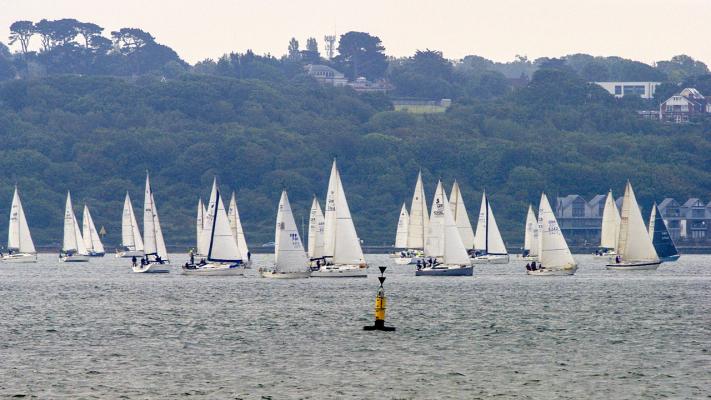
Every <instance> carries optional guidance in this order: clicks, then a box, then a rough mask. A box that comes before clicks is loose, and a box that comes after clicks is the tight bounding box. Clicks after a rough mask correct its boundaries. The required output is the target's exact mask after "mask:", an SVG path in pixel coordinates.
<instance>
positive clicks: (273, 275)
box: [259, 271, 311, 279]
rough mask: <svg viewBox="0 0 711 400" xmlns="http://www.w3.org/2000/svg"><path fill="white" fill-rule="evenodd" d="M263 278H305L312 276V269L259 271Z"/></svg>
mask: <svg viewBox="0 0 711 400" xmlns="http://www.w3.org/2000/svg"><path fill="white" fill-rule="evenodd" d="M259 274H260V275H261V276H262V278H271V279H303V278H308V277H310V276H311V271H300V272H274V271H259Z"/></svg>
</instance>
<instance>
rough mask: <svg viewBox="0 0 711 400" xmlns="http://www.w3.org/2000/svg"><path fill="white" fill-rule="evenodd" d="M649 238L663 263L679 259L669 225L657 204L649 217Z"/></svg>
mask: <svg viewBox="0 0 711 400" xmlns="http://www.w3.org/2000/svg"><path fill="white" fill-rule="evenodd" d="M649 236H650V237H651V238H652V244H654V250H656V251H657V256H659V260H660V261H661V262H670V261H676V260H678V259H679V257H680V255H679V251H678V250H677V249H676V245H674V240H672V238H671V235H670V234H669V230H668V229H667V224H666V223H665V222H664V219H663V218H662V215H661V213H660V212H659V209H658V208H657V203H654V205H653V206H652V214H651V215H650V216H649Z"/></svg>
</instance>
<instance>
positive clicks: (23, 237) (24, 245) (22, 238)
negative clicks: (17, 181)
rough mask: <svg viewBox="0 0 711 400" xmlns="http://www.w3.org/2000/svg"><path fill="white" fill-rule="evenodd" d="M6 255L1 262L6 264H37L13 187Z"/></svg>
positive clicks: (25, 220) (20, 205)
mask: <svg viewBox="0 0 711 400" xmlns="http://www.w3.org/2000/svg"><path fill="white" fill-rule="evenodd" d="M7 249H8V254H3V255H2V261H3V262H7V263H33V262H37V251H36V250H35V244H34V243H33V242H32V236H31V235H30V228H29V226H28V225H27V218H25V210H24V209H23V208H22V202H20V195H19V194H18V192H17V186H15V193H14V194H13V195H12V207H11V208H10V224H9V227H8V232H7Z"/></svg>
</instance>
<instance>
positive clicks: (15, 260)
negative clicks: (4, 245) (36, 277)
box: [1, 253, 37, 264]
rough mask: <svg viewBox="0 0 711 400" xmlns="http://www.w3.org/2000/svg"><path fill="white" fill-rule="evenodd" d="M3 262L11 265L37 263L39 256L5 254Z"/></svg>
mask: <svg viewBox="0 0 711 400" xmlns="http://www.w3.org/2000/svg"><path fill="white" fill-rule="evenodd" d="M1 261H2V262H4V263H10V264H25V263H27V264H29V263H36V262H37V254H30V253H14V254H5V255H3V256H2V260H1Z"/></svg>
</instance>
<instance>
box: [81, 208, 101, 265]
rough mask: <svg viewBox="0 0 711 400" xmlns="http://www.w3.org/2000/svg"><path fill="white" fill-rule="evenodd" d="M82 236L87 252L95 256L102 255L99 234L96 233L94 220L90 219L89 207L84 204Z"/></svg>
mask: <svg viewBox="0 0 711 400" xmlns="http://www.w3.org/2000/svg"><path fill="white" fill-rule="evenodd" d="M82 236H83V237H84V247H86V249H87V251H89V252H93V253H96V254H102V253H104V245H103V244H102V243H101V238H100V237H99V232H97V231H96V226H94V219H93V218H91V213H90V212H89V207H88V206H87V205H86V204H84V216H83V217H82Z"/></svg>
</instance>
